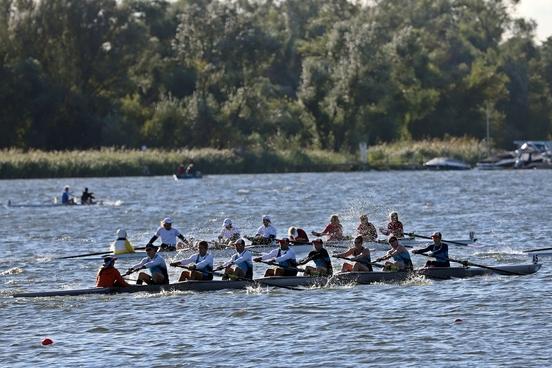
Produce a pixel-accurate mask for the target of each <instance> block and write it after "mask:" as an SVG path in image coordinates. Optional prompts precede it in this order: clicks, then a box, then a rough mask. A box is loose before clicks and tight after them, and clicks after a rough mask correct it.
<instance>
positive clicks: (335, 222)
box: [312, 215, 344, 241]
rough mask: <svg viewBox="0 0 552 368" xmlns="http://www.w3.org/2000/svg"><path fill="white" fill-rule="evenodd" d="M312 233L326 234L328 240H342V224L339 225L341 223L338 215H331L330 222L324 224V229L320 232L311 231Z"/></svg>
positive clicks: (316, 234) (315, 234) (317, 234)
mask: <svg viewBox="0 0 552 368" xmlns="http://www.w3.org/2000/svg"><path fill="white" fill-rule="evenodd" d="M312 235H314V236H324V235H327V236H328V240H329V241H339V240H343V239H344V238H343V226H341V223H340V222H339V216H338V215H332V216H331V217H330V223H329V224H328V225H326V227H325V228H324V230H322V232H316V231H313V232H312Z"/></svg>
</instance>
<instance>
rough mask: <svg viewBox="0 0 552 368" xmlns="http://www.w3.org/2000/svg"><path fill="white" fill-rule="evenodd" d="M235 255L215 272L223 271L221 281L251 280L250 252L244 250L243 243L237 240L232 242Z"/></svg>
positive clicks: (251, 259)
mask: <svg viewBox="0 0 552 368" xmlns="http://www.w3.org/2000/svg"><path fill="white" fill-rule="evenodd" d="M234 246H235V247H236V253H235V254H234V255H233V256H232V257H231V258H230V259H229V260H228V261H227V262H226V263H224V265H222V266H220V267H218V268H217V270H222V269H225V271H224V276H223V277H222V279H223V280H228V279H230V280H232V279H237V278H239V279H244V278H245V279H249V280H252V279H253V256H252V254H251V251H249V250H247V249H245V241H244V240H243V239H238V240H236V241H235V242H234Z"/></svg>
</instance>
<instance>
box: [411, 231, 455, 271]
mask: <svg viewBox="0 0 552 368" xmlns="http://www.w3.org/2000/svg"><path fill="white" fill-rule="evenodd" d="M431 239H432V240H433V244H430V245H428V246H427V247H425V248H423V249H414V250H413V251H412V253H413V254H425V253H426V252H431V253H430V254H428V255H429V256H430V257H435V259H436V260H435V261H427V262H426V264H425V267H450V262H449V257H448V244H446V243H442V242H441V233H440V232H434V233H433V235H431Z"/></svg>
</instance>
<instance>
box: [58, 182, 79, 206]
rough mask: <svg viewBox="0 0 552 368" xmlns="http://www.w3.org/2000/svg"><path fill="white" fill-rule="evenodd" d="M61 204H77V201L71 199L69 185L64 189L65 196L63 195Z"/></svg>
mask: <svg viewBox="0 0 552 368" xmlns="http://www.w3.org/2000/svg"><path fill="white" fill-rule="evenodd" d="M61 204H77V203H76V202H75V199H74V198H72V197H71V193H70V192H69V186H68V185H66V186H65V187H64V188H63V194H62V195H61Z"/></svg>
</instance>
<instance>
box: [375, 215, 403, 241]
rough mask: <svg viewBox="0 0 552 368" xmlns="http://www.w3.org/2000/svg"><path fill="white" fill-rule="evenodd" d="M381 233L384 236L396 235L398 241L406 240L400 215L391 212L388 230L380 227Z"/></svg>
mask: <svg viewBox="0 0 552 368" xmlns="http://www.w3.org/2000/svg"><path fill="white" fill-rule="evenodd" d="M380 232H381V233H382V234H383V235H388V236H389V235H395V236H396V237H397V239H400V238H404V229H403V224H402V222H400V221H399V214H398V213H397V212H391V213H390V214H389V223H388V224H387V229H386V228H383V227H380Z"/></svg>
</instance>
